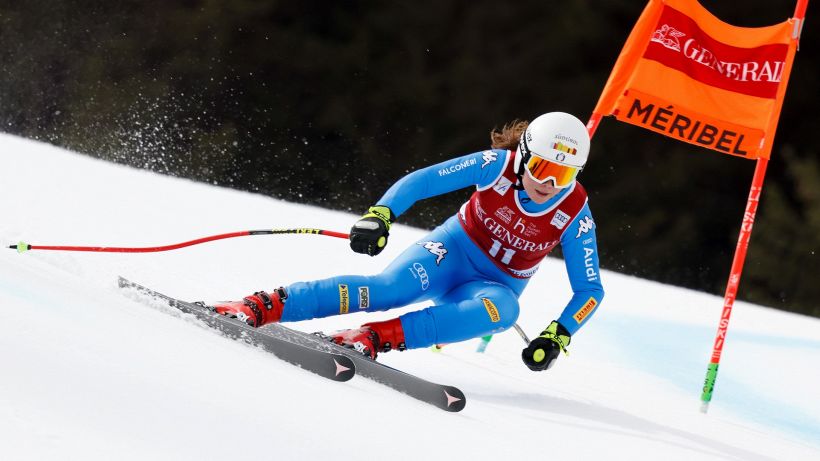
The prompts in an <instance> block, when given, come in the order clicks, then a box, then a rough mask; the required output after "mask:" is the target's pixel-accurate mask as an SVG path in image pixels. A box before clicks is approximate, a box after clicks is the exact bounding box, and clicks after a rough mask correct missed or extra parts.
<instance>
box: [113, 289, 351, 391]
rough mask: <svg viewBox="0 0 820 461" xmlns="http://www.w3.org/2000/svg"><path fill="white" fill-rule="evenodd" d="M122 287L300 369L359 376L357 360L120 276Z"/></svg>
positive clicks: (345, 377)
mask: <svg viewBox="0 0 820 461" xmlns="http://www.w3.org/2000/svg"><path fill="white" fill-rule="evenodd" d="M118 284H119V286H120V288H132V289H135V290H137V291H138V292H140V293H142V294H144V295H147V296H149V297H151V298H154V299H159V300H162V301H164V302H166V303H168V305H169V306H171V307H174V308H176V309H179V310H180V311H182V312H184V313H186V314H192V315H193V316H195V317H196V318H197V319H199V320H200V321H202V322H203V323H205V324H206V325H208V326H209V327H211V328H213V329H215V330H218V331H220V332H222V333H223V334H224V335H225V336H227V337H229V338H231V339H241V340H244V341H246V342H248V343H250V344H253V345H255V346H258V347H261V348H263V349H264V350H265V351H267V352H270V353H271V354H273V355H274V356H276V357H278V358H279V359H281V360H284V361H285V362H288V363H291V364H293V365H296V366H299V367H301V368H303V369H305V370H307V371H310V372H313V373H316V374H317V375H320V376H322V377H325V378H328V379H331V380H333V381H348V380H349V379H351V378H353V376H354V375H355V374H356V365H355V364H354V363H353V360H351V359H350V358H348V357H347V356H345V355H343V354H338V353H334V352H331V351H324V350H320V349H317V348H315V347H310V346H304V345H300V344H297V343H294V342H292V341H288V340H287V339H283V338H281V337H277V336H276V335H273V334H271V332H270V331H268V330H266V329H259V328H254V327H251V326H250V325H248V324H246V323H245V322H242V321H240V320H237V319H233V318H229V317H226V316H224V315H220V314H217V313H216V312H215V311H213V310H212V309H210V308H208V306H205V305H204V304H199V303H190V302H186V301H181V300H178V299H175V298H172V297H170V296H167V295H164V294H162V293H160V292H157V291H155V290H152V289H150V288H146V287H144V286H142V285H140V284H138V283H135V282H132V281H130V280H127V279H125V278H123V277H120V278H119V280H118Z"/></svg>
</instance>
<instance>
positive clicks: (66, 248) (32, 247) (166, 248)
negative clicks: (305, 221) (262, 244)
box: [9, 228, 349, 253]
mask: <svg viewBox="0 0 820 461" xmlns="http://www.w3.org/2000/svg"><path fill="white" fill-rule="evenodd" d="M273 234H316V235H327V236H328V237H336V238H340V239H347V238H348V237H349V235H348V234H344V233H342V232H334V231H329V230H323V229H310V228H296V229H263V230H249V231H239V232H229V233H227V234H219V235H210V236H208V237H202V238H198V239H195V240H189V241H187V242H182V243H174V244H171V245H164V246H155V247H92V246H65V245H30V244H28V243H25V242H20V243H18V244H16V245H9V248H11V249H12V250H17V252H18V253H24V252H26V251H30V250H57V251H96V252H105V253H152V252H157V251H169V250H177V249H179V248H185V247H189V246H192V245H199V244H200V243H205V242H213V241H214V240H222V239H227V238H233V237H244V236H246V235H273Z"/></svg>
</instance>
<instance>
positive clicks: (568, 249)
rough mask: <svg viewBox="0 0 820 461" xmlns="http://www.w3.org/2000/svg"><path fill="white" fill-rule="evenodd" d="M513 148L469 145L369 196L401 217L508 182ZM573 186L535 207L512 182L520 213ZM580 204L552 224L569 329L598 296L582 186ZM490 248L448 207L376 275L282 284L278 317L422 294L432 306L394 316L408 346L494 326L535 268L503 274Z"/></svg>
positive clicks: (546, 206) (508, 314)
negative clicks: (424, 204)
mask: <svg viewBox="0 0 820 461" xmlns="http://www.w3.org/2000/svg"><path fill="white" fill-rule="evenodd" d="M513 156H514V152H510V151H505V150H491V151H483V152H476V153H473V154H469V155H466V156H463V157H459V158H455V159H452V160H449V161H446V162H442V163H440V164H437V165H433V166H430V167H427V168H424V169H421V170H417V171H414V172H412V173H410V174H408V175H406V176H405V177H403V178H402V179H400V180H399V181H397V182H396V183H395V184H394V185H393V186H392V187H391V188H390V189H389V190H388V191H387V192H386V193H385V195H384V196H383V197H382V198H381V199H380V200H379V201H378V202H377V203H378V204H379V205H382V206H387V207H389V208H390V209H391V210H392V211H393V214H394V215H395V216H399V215H401V214H402V213H404V212H405V211H406V210H407V209H408V208H410V207H411V206H412V205H413V204H414V203H415V202H416V201H418V200H421V199H425V198H429V197H434V196H437V195H441V194H444V193H447V192H451V191H455V190H458V189H462V188H465V187H469V186H476V187H477V190H479V191H481V190H489V188H490V187H494V188H496V189H498V188H499V184H505V185H506V186H509V180H507V181H506V183H505V182H504V175H505V171H507V172H509V171H510V169H511V167H510V163H511V162H512V157H513ZM505 169H506V170H505ZM506 186H505V187H506ZM571 189H572V188H571V187H570V188H566V189H563V190H562V191H561V192H559V194H558V195H557V196H555V197H553V198H552V199H550V200H549V201H547V202H546V203H543V204H540V205H539V204H536V203H535V202H533V201H531V200H529V199H528V197H527V193H526V192H525V191H524V190H515V189H514V188H510V190H511V193H514V194H518V195H517V196H516V197H515V200H516V202H515V203H516V204H517V206H519V207H520V208H522V209H523V210H521V211H522V212H526V214H527V215H528V216H537V215H538V213H542V214H543V212H544V211H545V210H550V209H553V208H554V206H555V205H556V204H558V203H560V202H561V201H562V200H563V199H564V198H565V196H568V194H570V191H571ZM504 192H505V193H506V190H504ZM581 204H582V205H583V206H582V207H580V212H578V213H577V214H575V215H574V216H566V218H567V220H568V222H567V223H564V222H561V223H559V225H560V228H561V229H562V233H560V244H561V247H562V250H563V255H564V260H565V263H566V268H567V273H568V275H569V281H570V285H571V286H572V290H573V296H572V298H571V299H570V301H569V303H568V304H567V305H566V307H565V308H564V310H563V312H562V314H561V316H560V317H559V318H558V321H559V322H560V323H561V324H562V325H563V326H564V327H565V328H566V329H567V330H568V331H569V333H570V334H574V333H575V332H576V331H577V330H578V329H579V328H580V327H581V326H582V325H583V324H585V323H586V321H588V320H589V318H590V317H591V315H592V314H593V313H594V312H595V311H597V307H598V306H599V305H600V303H601V300H602V299H603V296H604V291H603V287H602V285H601V281H600V270H599V268H598V249H597V243H596V238H595V229H594V221H592V214H591V213H590V210H589V206H588V204H587V203H586V195H585V192H584V196H583V201H582V202H581ZM482 211H483V210H482ZM461 213H463V208H462V212H461ZM559 213H560V212H559ZM462 219H463V214H462ZM555 219H557V218H553V223H555ZM570 219H571V220H570ZM552 230H553V231H555V229H552ZM555 243H556V244H557V243H559V242H558V241H556V242H555ZM550 249H551V247H550ZM496 251H497V249H496ZM490 253H492V250H491V251H490V252H488V251H487V250H485V249H484V248H482V247H481V246H480V245H479V244H478V243H476V241H475V240H474V239H472V238H471V236H470V235H468V232H467V230H465V226H464V225H463V223H462V222H460V221H459V215H456V216H453V217H451V218H449V219H448V220H447V221H445V222H444V223H443V224H442V225H440V226H438V227H437V228H436V229H434V230H433V231H432V232H431V233H429V234H428V235H426V236H425V237H424V238H423V239H421V240H419V241H418V242H416V243H415V244H414V245H411V246H410V247H409V248H407V249H405V251H404V252H403V253H402V254H401V255H399V256H398V257H397V258H396V259H395V260H394V261H393V262H392V263H390V265H388V267H387V268H385V269H384V271H382V272H381V273H380V274H377V275H369V276H363V275H342V276H337V277H331V278H328V279H324V280H316V281H309V282H297V283H293V284H291V285H289V286H288V287H286V290H287V293H288V299H287V301H286V303H285V308H284V312H283V314H282V319H281V321H282V322H290V321H298V320H307V319H311V318H317V317H328V316H332V315H339V314H345V313H349V312H361V311H366V312H367V311H383V310H388V309H391V308H395V307H402V306H406V305H408V304H412V303H416V302H421V301H426V300H430V301H432V302H433V305H432V306H430V307H428V308H425V309H422V310H419V311H415V312H410V313H407V314H404V315H402V316H401V317H400V319H401V324H402V328H403V330H404V337H405V342H406V345H407V348H408V349H412V348H420V347H427V346H430V345H432V344H444V343H453V342H458V341H464V340H467V339H471V338H476V337H481V336H484V335H488V334H492V333H497V332H501V331H504V330H506V329H508V328H510V327H512V326H513V324H514V323H515V321H516V320H517V318H518V312H519V304H518V298H519V296H520V295H521V293H522V291H523V290H524V288H525V287H526V286H527V283H528V282H529V277H530V276H531V275H532V273H534V271H535V270H537V267H536V268H535V269H533V270H532V271H531V272H529V273H527V274H525V275H523V276H522V274H521V273H517V274H514V273H510V272H509V271H505V270H504V269H503V265H500V264H499V262H498V261H497V260H496V259H497V258H494V257H493V256H497V255H491V254H490Z"/></svg>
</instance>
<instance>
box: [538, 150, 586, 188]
mask: <svg viewBox="0 0 820 461" xmlns="http://www.w3.org/2000/svg"><path fill="white" fill-rule="evenodd" d="M579 171H580V168H577V167H574V166H567V165H561V164H560V163H555V162H551V161H549V160H547V159H545V158H542V157H539V156H537V155H535V154H530V159H529V160H528V161H527V173H529V175H530V178H532V179H533V180H534V181H535V182H537V183H538V184H544V183H545V182H547V181H549V180H550V179H552V180H553V182H554V183H555V187H557V188H559V189H563V188H565V187H567V186H569V185H570V184H572V181H574V180H575V177H576V176H578V172H579Z"/></svg>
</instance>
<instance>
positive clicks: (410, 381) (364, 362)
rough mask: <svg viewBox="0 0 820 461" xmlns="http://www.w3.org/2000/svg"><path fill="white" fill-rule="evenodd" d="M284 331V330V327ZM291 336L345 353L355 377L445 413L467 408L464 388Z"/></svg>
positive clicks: (304, 336) (321, 342) (300, 334)
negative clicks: (366, 379)
mask: <svg viewBox="0 0 820 461" xmlns="http://www.w3.org/2000/svg"><path fill="white" fill-rule="evenodd" d="M283 328H284V327H283ZM289 334H292V335H293V336H294V337H299V338H300V340H301V341H303V343H305V344H307V343H312V344H313V345H315V347H318V348H322V349H323V350H327V351H332V352H336V353H339V354H343V355H345V356H347V357H349V358H350V359H351V360H353V363H355V364H356V375H357V376H363V377H365V378H368V379H371V380H373V381H376V382H377V383H381V384H384V385H385V386H388V387H391V388H393V389H395V390H397V391H399V392H401V393H404V394H407V395H408V396H410V397H413V398H414V399H417V400H421V401H422V402H426V403H429V404H430V405H433V406H436V407H438V408H440V409H442V410H444V411H450V412H458V411H461V410H463V409H464V407H465V406H466V405H467V398H466V397H465V395H464V392H462V391H461V389H459V388H457V387H455V386H449V385H446V384H439V383H434V382H432V381H427V380H426V379H423V378H420V377H418V376H416V375H413V374H410V373H407V372H404V371H401V370H398V369H396V368H393V367H391V366H388V365H385V364H383V363H379V362H377V361H375V360H373V359H371V358H370V357H366V356H364V355H362V354H360V353H358V352H356V351H354V350H352V349H347V348H345V347H342V346H339V345H337V344H335V343H332V342H330V341H328V340H326V339H323V338H322V337H320V336H317V335H315V334H308V333H303V332H301V331H296V330H290V329H289Z"/></svg>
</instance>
